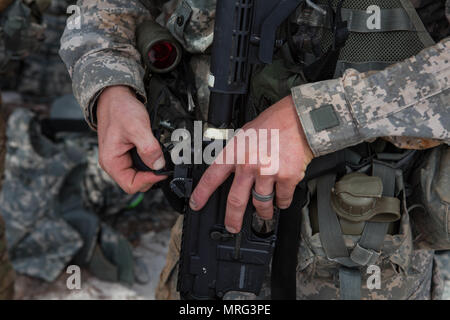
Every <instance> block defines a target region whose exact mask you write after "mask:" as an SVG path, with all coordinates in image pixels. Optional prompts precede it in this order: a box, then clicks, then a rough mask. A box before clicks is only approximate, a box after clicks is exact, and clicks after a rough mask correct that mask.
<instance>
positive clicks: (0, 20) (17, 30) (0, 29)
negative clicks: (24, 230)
mask: <svg viewBox="0 0 450 320" xmlns="http://www.w3.org/2000/svg"><path fill="white" fill-rule="evenodd" d="M49 4H50V1H38V0H37V1H34V0H24V1H14V0H1V1H0V74H1V75H2V76H1V78H2V80H4V79H7V76H6V74H7V72H8V70H7V67H8V66H9V64H10V63H12V62H14V61H19V60H21V59H23V58H25V57H27V56H28V55H29V54H30V53H31V52H35V51H36V50H37V49H38V47H39V45H40V43H41V42H42V40H43V39H44V35H43V33H44V26H43V25H42V12H43V11H44V10H45V9H46V7H47V6H48V5H49ZM1 105H2V103H1V93H0V108H1ZM3 116H4V113H3V109H1V113H0V172H1V179H3V172H4V158H5V153H6V150H5V140H6V136H5V122H4V120H3ZM0 215H1V213H0ZM5 238H6V235H5V226H4V222H3V219H2V217H1V216H0V299H12V298H13V295H14V271H13V268H12V266H11V264H10V263H9V259H8V251H7V245H6V239H5Z"/></svg>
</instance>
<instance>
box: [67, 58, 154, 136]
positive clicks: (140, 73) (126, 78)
mask: <svg viewBox="0 0 450 320" xmlns="http://www.w3.org/2000/svg"><path fill="white" fill-rule="evenodd" d="M143 77H144V70H143V68H142V66H140V65H139V64H137V63H136V61H135V60H133V59H128V58H125V57H120V58H118V57H115V56H111V57H105V56H102V57H87V58H85V59H82V60H81V61H79V62H78V63H77V64H76V65H75V68H74V73H73V79H72V83H73V92H74V95H75V97H76V99H77V100H78V102H79V104H80V106H81V108H82V110H83V113H84V116H85V119H86V121H87V122H88V124H89V126H90V127H91V128H92V129H94V130H96V129H97V117H96V111H95V110H96V105H97V99H98V97H99V96H100V94H101V93H102V91H103V90H104V89H105V88H107V87H110V86H116V85H123V86H128V87H130V88H132V89H133V90H134V91H135V92H136V96H137V98H138V99H139V100H141V101H142V102H143V103H145V102H146V99H147V98H146V94H145V88H144V83H143Z"/></svg>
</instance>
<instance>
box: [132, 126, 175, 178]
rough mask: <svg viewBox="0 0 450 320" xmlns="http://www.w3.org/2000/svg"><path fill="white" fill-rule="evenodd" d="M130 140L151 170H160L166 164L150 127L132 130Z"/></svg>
mask: <svg viewBox="0 0 450 320" xmlns="http://www.w3.org/2000/svg"><path fill="white" fill-rule="evenodd" d="M129 139H130V142H131V143H133V144H134V145H135V146H136V149H137V152H138V154H139V157H140V158H141V159H142V161H143V162H144V163H145V164H146V165H147V166H148V167H150V168H152V169H153V170H161V169H163V168H164V166H165V165H166V161H165V159H164V155H163V152H162V150H161V146H160V145H159V142H158V140H156V138H155V137H154V136H153V134H152V132H151V129H150V128H141V129H137V130H134V133H133V134H132V135H130V138H129Z"/></svg>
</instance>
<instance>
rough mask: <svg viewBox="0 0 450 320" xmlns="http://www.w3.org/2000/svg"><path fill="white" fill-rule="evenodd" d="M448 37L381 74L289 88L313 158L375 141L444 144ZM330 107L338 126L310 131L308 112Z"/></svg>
mask: <svg viewBox="0 0 450 320" xmlns="http://www.w3.org/2000/svg"><path fill="white" fill-rule="evenodd" d="M449 59H450V38H446V39H444V40H443V41H442V42H440V43H438V44H437V45H435V46H433V47H430V48H427V49H425V50H423V51H422V52H420V53H419V54H418V55H416V56H414V57H412V58H410V59H408V60H406V61H404V62H401V63H398V64H395V65H393V66H391V67H389V68H387V69H385V70H383V71H381V72H376V73H358V72H357V71H356V70H354V69H349V70H347V71H346V72H345V74H344V76H343V77H342V78H339V79H334V80H327V81H323V82H317V83H311V84H306V85H302V86H299V87H295V88H293V89H292V95H293V99H294V102H295V105H296V108H297V112H298V115H299V117H300V121H301V122H302V125H303V128H304V130H305V133H306V136H307V139H308V142H309V145H310V147H311V150H312V151H313V153H314V155H315V156H320V155H324V154H328V153H331V152H334V151H337V150H341V149H343V148H346V147H349V146H352V145H356V144H358V143H360V142H362V141H367V140H370V139H373V138H377V137H381V136H402V137H414V138H416V137H417V138H429V139H436V140H439V141H442V142H445V143H447V144H449V143H450V131H449V128H450V108H449V101H450V81H448V78H449V76H450V62H449V61H450V60H449ZM328 105H332V106H333V109H334V114H335V115H336V117H337V120H338V125H336V126H333V127H331V128H327V129H324V130H316V129H315V127H314V124H313V121H312V118H311V112H312V111H313V110H316V109H319V108H321V107H323V106H328Z"/></svg>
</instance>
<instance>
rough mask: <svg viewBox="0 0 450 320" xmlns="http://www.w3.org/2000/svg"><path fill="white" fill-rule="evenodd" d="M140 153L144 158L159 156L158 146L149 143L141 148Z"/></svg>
mask: <svg viewBox="0 0 450 320" xmlns="http://www.w3.org/2000/svg"><path fill="white" fill-rule="evenodd" d="M141 152H142V154H144V155H146V156H151V155H157V154H159V146H158V145H157V144H156V143H150V144H147V145H145V146H144V147H142V149H141Z"/></svg>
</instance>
